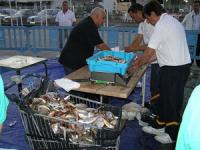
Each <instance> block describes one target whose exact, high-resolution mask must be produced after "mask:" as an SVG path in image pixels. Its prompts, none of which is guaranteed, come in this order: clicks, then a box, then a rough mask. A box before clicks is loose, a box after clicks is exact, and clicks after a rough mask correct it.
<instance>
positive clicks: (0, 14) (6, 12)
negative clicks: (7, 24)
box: [0, 8, 17, 23]
mask: <svg viewBox="0 0 200 150" xmlns="http://www.w3.org/2000/svg"><path fill="white" fill-rule="evenodd" d="M16 12H17V11H16V10H15V9H10V8H2V9H0V23H2V21H3V19H4V18H5V17H8V16H11V15H14V14H15V13H16Z"/></svg>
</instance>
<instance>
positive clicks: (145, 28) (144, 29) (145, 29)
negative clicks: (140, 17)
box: [138, 20, 158, 64]
mask: <svg viewBox="0 0 200 150" xmlns="http://www.w3.org/2000/svg"><path fill="white" fill-rule="evenodd" d="M153 31H154V26H153V25H152V24H150V23H148V22H147V20H145V21H144V22H141V23H140V24H139V27H138V34H142V36H143V41H144V44H148V43H149V40H150V38H151V36H152V34H153ZM155 63H158V62H157V61H153V62H152V64H155Z"/></svg>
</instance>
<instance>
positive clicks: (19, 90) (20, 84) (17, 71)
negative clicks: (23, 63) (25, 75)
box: [16, 70, 22, 97]
mask: <svg viewBox="0 0 200 150" xmlns="http://www.w3.org/2000/svg"><path fill="white" fill-rule="evenodd" d="M16 74H17V75H18V76H19V77H20V75H21V72H20V70H16ZM17 86H18V92H19V96H20V97H21V96H22V95H21V94H22V93H21V91H22V82H20V83H19V84H18V85H17Z"/></svg>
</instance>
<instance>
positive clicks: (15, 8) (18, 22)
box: [15, 0, 19, 26]
mask: <svg viewBox="0 0 200 150" xmlns="http://www.w3.org/2000/svg"><path fill="white" fill-rule="evenodd" d="M15 9H16V10H17V0H15ZM18 25H19V22H18V18H17V26H18Z"/></svg>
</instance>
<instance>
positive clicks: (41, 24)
mask: <svg viewBox="0 0 200 150" xmlns="http://www.w3.org/2000/svg"><path fill="white" fill-rule="evenodd" d="M41 10H42V2H41V1H40V11H41ZM42 16H43V15H41V20H40V25H41V26H42V19H43V17H42Z"/></svg>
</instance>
